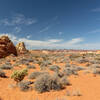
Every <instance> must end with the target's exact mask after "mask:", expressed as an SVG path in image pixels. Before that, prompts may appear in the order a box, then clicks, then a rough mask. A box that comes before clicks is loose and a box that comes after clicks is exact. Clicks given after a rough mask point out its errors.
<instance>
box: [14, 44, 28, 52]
mask: <svg viewBox="0 0 100 100" xmlns="http://www.w3.org/2000/svg"><path fill="white" fill-rule="evenodd" d="M16 50H17V54H25V53H27V52H28V50H27V49H26V47H25V44H24V42H20V43H18V44H17V45H16Z"/></svg>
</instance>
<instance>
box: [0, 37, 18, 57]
mask: <svg viewBox="0 0 100 100" xmlns="http://www.w3.org/2000/svg"><path fill="white" fill-rule="evenodd" d="M10 54H14V55H17V51H16V47H15V46H14V44H13V42H12V41H11V40H10V39H9V37H8V36H1V37H0V58H3V57H6V56H9V55H10Z"/></svg>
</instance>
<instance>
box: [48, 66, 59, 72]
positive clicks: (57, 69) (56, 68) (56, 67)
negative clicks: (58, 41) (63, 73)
mask: <svg viewBox="0 0 100 100" xmlns="http://www.w3.org/2000/svg"><path fill="white" fill-rule="evenodd" d="M49 69H50V70H51V71H55V72H58V71H59V70H60V67H59V66H57V65H51V66H50V67H49Z"/></svg>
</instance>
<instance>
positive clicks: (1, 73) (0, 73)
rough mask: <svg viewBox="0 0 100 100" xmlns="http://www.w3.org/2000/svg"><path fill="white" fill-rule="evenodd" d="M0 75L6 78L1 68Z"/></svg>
mask: <svg viewBox="0 0 100 100" xmlns="http://www.w3.org/2000/svg"><path fill="white" fill-rule="evenodd" d="M0 77H2V78H6V74H5V72H4V71H2V70H1V69H0Z"/></svg>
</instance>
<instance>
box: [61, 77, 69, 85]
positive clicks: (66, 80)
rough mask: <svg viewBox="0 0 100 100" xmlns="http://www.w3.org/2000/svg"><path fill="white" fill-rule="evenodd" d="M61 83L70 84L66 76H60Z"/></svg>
mask: <svg viewBox="0 0 100 100" xmlns="http://www.w3.org/2000/svg"><path fill="white" fill-rule="evenodd" d="M61 84H62V85H70V82H69V80H68V79H67V77H66V76H64V77H62V78H61Z"/></svg>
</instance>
